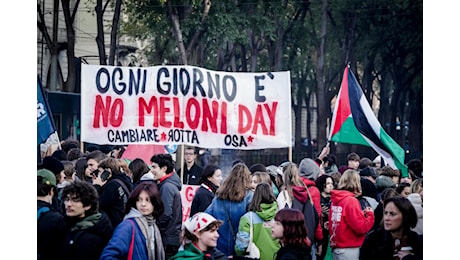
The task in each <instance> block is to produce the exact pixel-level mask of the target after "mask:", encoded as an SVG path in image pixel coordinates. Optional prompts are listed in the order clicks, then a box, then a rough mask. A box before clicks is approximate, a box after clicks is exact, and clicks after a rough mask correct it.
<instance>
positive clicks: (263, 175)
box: [252, 171, 272, 185]
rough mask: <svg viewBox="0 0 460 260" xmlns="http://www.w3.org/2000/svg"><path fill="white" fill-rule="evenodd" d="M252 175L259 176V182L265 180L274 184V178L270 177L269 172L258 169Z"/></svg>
mask: <svg viewBox="0 0 460 260" xmlns="http://www.w3.org/2000/svg"><path fill="white" fill-rule="evenodd" d="M252 176H253V177H254V176H255V177H256V178H257V184H259V183H262V182H265V183H268V184H270V185H272V179H270V175H268V173H266V172H259V171H257V172H254V173H253V174H252Z"/></svg>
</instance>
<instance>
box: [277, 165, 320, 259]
mask: <svg viewBox="0 0 460 260" xmlns="http://www.w3.org/2000/svg"><path fill="white" fill-rule="evenodd" d="M312 162H313V163H315V162H314V161H312ZM317 167H318V166H317ZM283 176H284V185H285V190H283V191H282V192H281V193H280V194H279V195H278V198H277V199H276V200H277V203H278V210H281V209H283V208H286V207H288V208H295V209H298V210H300V211H301V212H302V213H303V215H304V218H305V223H306V227H307V230H308V239H309V240H310V242H311V244H312V246H313V243H317V244H318V245H317V246H318V250H317V251H313V249H312V252H311V253H312V256H311V257H312V258H314V257H316V253H318V254H321V251H322V240H323V233H322V229H321V226H320V217H319V214H318V212H317V211H316V208H315V206H314V204H313V199H312V196H310V193H309V191H308V189H307V187H306V186H305V183H304V182H303V181H302V179H301V178H300V176H299V173H298V169H297V166H296V165H295V164H294V163H289V164H287V165H286V166H285V167H284V175H283ZM313 183H314V182H313ZM315 185H316V183H315ZM318 192H319V191H318ZM320 201H321V200H320ZM319 203H321V202H319ZM319 207H320V210H321V205H319ZM313 254H315V255H313Z"/></svg>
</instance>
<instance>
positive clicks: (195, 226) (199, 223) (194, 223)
mask: <svg viewBox="0 0 460 260" xmlns="http://www.w3.org/2000/svg"><path fill="white" fill-rule="evenodd" d="M214 222H217V224H218V225H219V226H220V225H222V223H223V222H222V221H221V220H217V219H215V218H214V217H213V216H211V215H209V214H208V213H204V212H198V213H196V214H195V215H193V216H192V217H190V218H188V219H187V220H186V221H185V222H184V227H185V228H186V229H187V230H188V231H189V232H190V233H192V234H193V233H195V231H201V230H203V229H205V228H206V227H207V226H209V225H210V224H212V223H214Z"/></svg>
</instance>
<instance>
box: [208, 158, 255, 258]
mask: <svg viewBox="0 0 460 260" xmlns="http://www.w3.org/2000/svg"><path fill="white" fill-rule="evenodd" d="M250 176H251V172H250V171H249V168H248V166H246V164H244V163H237V164H235V165H234V166H233V167H232V169H231V170H230V172H229V174H228V176H227V178H226V179H225V180H224V182H223V183H222V185H221V186H220V188H219V189H218V190H217V191H216V197H215V198H214V199H213V200H212V202H211V204H210V205H209V206H208V208H207V209H206V210H205V212H206V213H208V214H210V215H212V216H213V217H215V218H217V219H222V220H224V223H223V225H222V226H221V228H219V236H220V237H219V240H218V241H217V249H219V250H220V251H222V253H224V254H225V255H227V256H229V257H230V256H233V255H234V254H235V238H236V233H237V232H238V226H239V223H240V218H241V216H243V215H244V214H245V213H246V212H248V210H249V204H250V202H251V200H252V197H253V196H254V192H253V191H252V190H251V189H250V185H251V177H250Z"/></svg>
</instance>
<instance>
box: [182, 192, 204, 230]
mask: <svg viewBox="0 0 460 260" xmlns="http://www.w3.org/2000/svg"><path fill="white" fill-rule="evenodd" d="M198 188H200V185H187V184H183V185H182V189H181V190H180V196H181V199H182V222H185V221H186V220H187V219H188V218H189V217H191V216H190V211H191V207H192V201H193V197H195V193H196V191H197V190H198Z"/></svg>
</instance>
